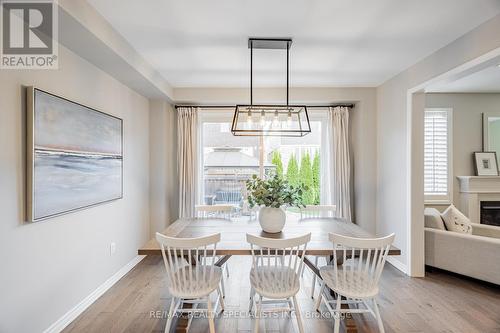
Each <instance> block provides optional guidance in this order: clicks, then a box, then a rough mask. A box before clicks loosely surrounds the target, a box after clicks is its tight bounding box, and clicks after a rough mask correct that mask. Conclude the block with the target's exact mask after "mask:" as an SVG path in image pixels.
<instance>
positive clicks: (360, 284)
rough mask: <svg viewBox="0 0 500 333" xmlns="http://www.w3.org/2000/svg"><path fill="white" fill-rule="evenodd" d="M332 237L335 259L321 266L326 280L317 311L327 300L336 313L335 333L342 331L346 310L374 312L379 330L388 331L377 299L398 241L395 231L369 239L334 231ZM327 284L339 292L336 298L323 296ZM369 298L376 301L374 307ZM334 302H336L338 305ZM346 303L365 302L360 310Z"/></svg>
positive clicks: (351, 311) (330, 235) (330, 309)
mask: <svg viewBox="0 0 500 333" xmlns="http://www.w3.org/2000/svg"><path fill="white" fill-rule="evenodd" d="M329 239H330V241H332V242H333V261H332V265H327V266H324V267H321V268H320V275H321V278H322V280H323V283H322V284H321V290H320V293H319V296H318V300H317V302H316V310H318V309H319V307H320V305H321V301H322V300H324V303H325V305H326V307H327V308H328V310H329V311H330V313H331V314H332V315H333V316H334V320H335V329H334V332H335V333H338V332H339V329H340V314H341V313H346V312H350V313H365V312H369V313H371V314H372V315H373V316H374V317H375V318H376V319H377V323H378V327H379V331H380V332H384V326H383V324H382V318H381V317H380V312H379V309H378V305H377V301H376V299H375V298H376V296H377V294H378V292H379V288H378V282H379V279H380V275H381V274H382V271H383V269H384V264H385V260H386V258H387V254H388V253H389V249H390V247H391V244H392V242H393V241H394V234H391V235H389V236H386V237H382V238H372V239H366V238H353V237H347V236H342V235H337V234H333V233H330V234H329ZM326 286H327V287H328V288H330V289H332V290H333V291H334V292H335V293H336V294H337V299H336V300H332V301H330V300H327V299H326V297H324V296H323V291H324V289H325V287H326ZM341 296H344V297H345V298H346V300H342V297H341ZM367 301H371V302H372V304H373V309H372V307H370V306H369V304H368V303H367ZM331 303H335V308H333V307H332V305H331ZM342 303H347V304H357V305H360V304H363V305H364V308H363V307H362V308H359V306H358V307H357V308H356V309H349V308H345V309H342V308H341V305H342Z"/></svg>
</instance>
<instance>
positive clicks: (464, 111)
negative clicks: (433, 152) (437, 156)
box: [425, 93, 500, 207]
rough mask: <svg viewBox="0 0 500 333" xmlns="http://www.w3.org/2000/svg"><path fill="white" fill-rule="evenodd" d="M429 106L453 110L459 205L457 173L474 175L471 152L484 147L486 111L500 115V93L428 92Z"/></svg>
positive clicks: (456, 191)
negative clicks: (484, 115)
mask: <svg viewBox="0 0 500 333" xmlns="http://www.w3.org/2000/svg"><path fill="white" fill-rule="evenodd" d="M425 105H426V107H428V108H452V109H453V203H454V204H455V206H457V207H459V203H460V197H459V184H458V179H457V178H456V176H473V175H474V163H473V159H472V153H473V152H475V151H481V150H482V149H483V118H482V115H483V113H484V112H497V113H499V114H500V94H477V93H474V94H471V93H469V94H465V93H453V94H445V93H427V94H425Z"/></svg>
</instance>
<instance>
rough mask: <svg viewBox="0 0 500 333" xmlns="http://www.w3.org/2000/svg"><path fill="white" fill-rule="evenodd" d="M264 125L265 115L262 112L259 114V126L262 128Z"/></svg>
mask: <svg viewBox="0 0 500 333" xmlns="http://www.w3.org/2000/svg"><path fill="white" fill-rule="evenodd" d="M265 123H266V113H265V112H264V111H262V112H261V113H260V125H261V126H264V124H265Z"/></svg>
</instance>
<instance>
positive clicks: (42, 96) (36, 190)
mask: <svg viewBox="0 0 500 333" xmlns="http://www.w3.org/2000/svg"><path fill="white" fill-rule="evenodd" d="M26 96H27V103H26V106H27V150H26V152H27V158H26V162H27V168H26V170H27V200H26V202H27V204H26V210H27V220H28V221H31V222H36V221H40V220H44V219H47V218H51V217H54V216H58V215H61V214H66V213H69V212H72V211H75V210H79V209H83V208H88V207H92V206H95V205H98V204H101V203H104V202H109V201H112V200H117V199H121V198H122V197H123V121H122V119H120V118H117V117H115V116H112V115H109V114H107V113H104V112H101V111H98V110H95V109H92V108H90V107H87V106H85V105H82V104H79V103H75V102H72V101H70V100H67V99H65V98H62V97H60V96H56V95H54V94H51V93H49V92H46V91H43V90H41V89H38V88H33V87H29V88H28V91H27V94H26Z"/></svg>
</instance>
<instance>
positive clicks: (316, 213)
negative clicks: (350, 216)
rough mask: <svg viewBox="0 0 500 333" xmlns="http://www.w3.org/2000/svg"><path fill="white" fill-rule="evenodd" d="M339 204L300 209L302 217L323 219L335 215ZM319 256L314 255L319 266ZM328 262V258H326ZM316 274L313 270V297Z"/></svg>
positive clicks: (312, 294) (312, 295) (315, 262)
mask: <svg viewBox="0 0 500 333" xmlns="http://www.w3.org/2000/svg"><path fill="white" fill-rule="evenodd" d="M336 211H337V206H335V205H306V206H305V207H303V208H301V209H300V219H301V220H307V219H321V218H332V217H335V212H336ZM319 258H320V257H319V256H315V257H314V265H315V266H318V263H319ZM326 263H327V264H328V258H326ZM316 280H317V278H316V274H314V272H312V284H311V298H314V290H315V289H316Z"/></svg>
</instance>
